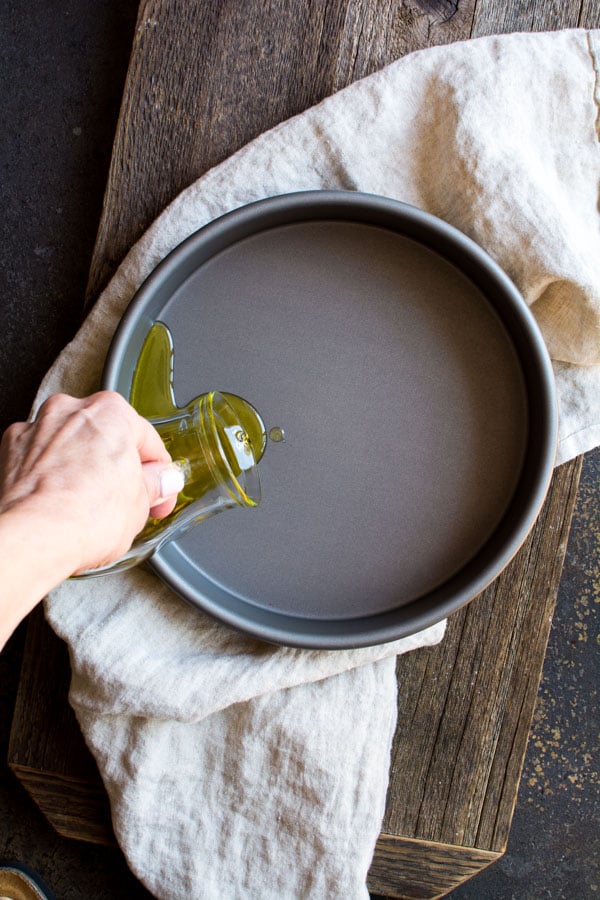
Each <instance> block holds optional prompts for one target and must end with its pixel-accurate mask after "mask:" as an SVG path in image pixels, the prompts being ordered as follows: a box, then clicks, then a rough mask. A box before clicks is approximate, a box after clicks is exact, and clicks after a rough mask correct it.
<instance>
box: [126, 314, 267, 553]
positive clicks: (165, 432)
mask: <svg viewBox="0 0 600 900" xmlns="http://www.w3.org/2000/svg"><path fill="white" fill-rule="evenodd" d="M174 359H175V353H174V346H173V338H172V335H171V332H170V330H169V329H168V327H167V326H166V325H165V324H164V323H162V322H155V323H154V324H153V325H152V327H151V328H150V330H149V332H148V334H147V336H146V338H145V341H144V344H143V346H142V349H141V351H140V355H139V357H138V360H137V362H136V366H135V369H134V373H133V378H132V383H131V391H130V396H129V400H130V402H131V404H132V406H133V407H134V408H135V409H136V410H137V412H139V413H140V415H142V416H144V418H146V419H149V420H150V422H152V424H153V425H154V427H155V428H156V430H157V431H158V433H159V434H160V436H161V438H162V440H163V443H164V444H165V446H166V448H167V450H168V451H169V453H170V455H171V458H172V459H173V460H174V461H176V462H177V463H178V464H179V465H180V466H181V467H182V468H183V470H184V473H185V476H186V484H185V487H184V489H183V491H182V492H181V493H180V494H179V496H178V498H177V504H176V506H175V509H174V510H173V512H172V513H171V514H170V515H169V516H167V517H166V518H163V519H154V518H150V519H149V520H148V522H147V524H146V526H145V528H144V530H143V531H142V532H141V534H140V535H139V537H138V539H137V540H138V541H141V542H144V541H146V540H148V539H151V538H152V537H154V536H155V535H156V534H157V533H158V532H163V531H164V530H166V529H167V528H168V527H169V526H170V524H171V522H173V521H174V520H175V519H176V518H177V517H178V515H179V513H180V511H181V510H182V509H183V508H184V507H186V506H188V505H189V504H190V503H191V502H193V501H195V500H200V499H201V498H205V497H206V495H207V493H208V492H210V491H211V490H214V489H215V484H216V483H220V484H221V486H223V484H226V486H227V487H226V489H227V491H228V492H229V494H230V495H231V497H232V499H233V500H235V501H236V502H238V503H239V504H240V505H245V506H254V505H256V503H257V502H258V501H257V500H256V499H255V498H254V497H252V496H251V495H250V493H249V492H248V490H247V486H246V485H245V482H244V475H245V473H246V472H247V471H248V470H250V469H252V468H253V467H254V465H255V464H256V463H257V462H258V461H259V460H260V459H261V458H262V456H263V454H264V451H265V447H266V443H267V434H266V429H265V425H264V422H263V420H262V418H261V417H260V415H259V414H258V412H257V411H256V410H255V409H254V407H253V406H252V405H251V404H250V403H248V401H247V400H244V399H243V398H242V397H238V396H237V395H236V394H230V393H225V392H221V393H220V394H215V393H210V394H201V395H200V396H198V397H196V398H195V399H194V400H192V401H191V402H189V403H187V404H186V405H185V406H183V407H181V406H178V404H177V401H176V398H175V392H174V381H173V372H174ZM223 400H224V401H225V402H223ZM281 439H282V438H280V440H281ZM200 443H202V445H203V446H204V447H205V448H207V452H205V453H204V454H200V453H199V452H198V446H199V444H200ZM200 518H202V516H200V517H199V518H196V519H194V520H193V522H192V523H191V524H194V523H195V522H196V521H199V519H200Z"/></svg>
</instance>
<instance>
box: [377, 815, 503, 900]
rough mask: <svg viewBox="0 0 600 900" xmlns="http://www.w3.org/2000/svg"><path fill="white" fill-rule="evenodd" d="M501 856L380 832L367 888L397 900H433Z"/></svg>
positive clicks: (486, 851) (492, 852) (475, 848)
mask: <svg viewBox="0 0 600 900" xmlns="http://www.w3.org/2000/svg"><path fill="white" fill-rule="evenodd" d="M501 856H502V853H498V852H496V851H493V850H481V849H479V848H478V847H463V846H460V845H456V844H442V843H438V842H436V841H422V840H418V839H416V838H404V837H399V836H397V835H393V834H387V833H385V832H382V833H381V834H380V835H379V838H378V839H377V843H376V845H375V853H374V855H373V862H372V864H371V868H370V870H369V874H368V877H367V886H368V888H369V890H370V891H371V892H372V893H377V894H384V895H385V896H386V897H395V898H399V900H435V898H437V897H444V896H445V895H446V894H447V893H448V892H449V891H451V890H454V889H455V888H457V887H458V886H459V885H460V884H462V883H463V882H464V881H467V880H468V879H469V878H472V877H473V876H474V875H477V874H478V873H479V872H481V871H482V869H485V868H487V866H489V865H491V863H493V862H495V861H496V860H498V859H499V858H500V857H501Z"/></svg>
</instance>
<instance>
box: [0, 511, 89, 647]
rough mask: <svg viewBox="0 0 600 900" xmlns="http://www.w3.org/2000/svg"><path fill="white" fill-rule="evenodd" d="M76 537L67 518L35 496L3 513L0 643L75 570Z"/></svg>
mask: <svg viewBox="0 0 600 900" xmlns="http://www.w3.org/2000/svg"><path fill="white" fill-rule="evenodd" d="M72 537H73V536H72V534H71V533H70V531H69V530H68V529H65V525H64V522H61V521H56V517H55V516H52V515H51V512H50V511H49V510H47V509H44V506H43V504H40V503H38V502H35V501H33V500H29V499H27V500H23V501H19V502H16V503H14V504H13V505H11V506H10V507H8V508H7V509H5V510H4V511H3V512H1V513H0V571H1V572H2V585H1V586H0V647H2V646H3V644H4V642H5V641H6V640H7V638H8V637H9V636H10V634H11V633H12V631H14V629H15V628H16V627H17V625H18V624H19V622H20V621H21V620H22V619H24V618H25V616H26V615H27V614H28V613H29V612H31V610H32V609H33V607H34V606H36V604H37V603H39V601H40V600H42V599H43V598H44V597H45V596H46V594H47V593H48V592H49V591H50V590H52V588H54V587H56V586H57V585H58V584H60V583H61V581H64V579H65V578H68V577H69V576H70V575H71V574H72V573H73V571H74V569H75V567H76V562H75V561H74V560H75V559H76V554H75V553H74V552H73V547H72V543H71V541H72Z"/></svg>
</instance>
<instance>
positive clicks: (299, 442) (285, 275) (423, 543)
mask: <svg viewBox="0 0 600 900" xmlns="http://www.w3.org/2000/svg"><path fill="white" fill-rule="evenodd" d="M155 321H162V322H164V323H165V324H166V325H167V326H168V327H169V329H170V330H171V333H172V336H173V342H174V388H175V396H176V400H177V403H178V405H180V406H183V405H184V404H185V403H187V402H188V401H189V400H191V399H192V398H193V397H195V396H197V395H198V394H200V393H203V392H205V391H208V390H213V389H215V390H220V391H226V392H229V393H233V394H238V395H240V396H242V397H244V398H245V399H247V400H248V401H249V402H250V403H251V404H252V405H253V406H255V407H256V408H257V409H258V410H259V412H260V413H261V415H262V416H263V418H264V420H265V422H266V424H267V428H271V427H273V426H279V427H281V428H283V430H284V432H285V442H283V443H278V444H273V443H271V442H269V444H268V446H267V450H266V452H265V455H264V457H263V459H262V460H261V462H260V467H259V469H260V474H261V481H262V486H263V501H262V503H261V505H260V507H259V508H258V509H256V510H251V511H248V510H239V511H238V510H234V511H228V512H227V513H226V514H225V515H223V516H216V517H214V518H213V519H210V520H207V521H206V522H204V523H202V524H200V525H198V526H196V528H194V529H193V530H192V531H191V532H189V533H188V534H187V535H185V536H184V537H182V538H179V539H177V540H175V541H172V542H171V543H170V544H168V545H166V546H165V547H164V548H163V549H162V550H161V551H160V552H159V553H158V554H156V555H155V556H154V557H153V558H152V560H151V565H152V566H153V568H154V569H155V571H156V572H157V573H158V575H159V576H160V577H161V578H163V579H164V581H165V582H167V584H169V585H170V586H171V587H172V588H173V589H174V590H175V591H176V592H177V593H178V594H180V595H181V596H182V597H183V598H184V599H186V600H187V601H189V602H190V603H192V604H194V605H195V606H197V607H199V608H200V609H201V610H203V611H205V612H207V613H209V614H211V615H213V616H215V617H217V618H218V619H220V620H221V621H223V622H226V623H228V624H229V625H231V626H233V627H236V628H238V629H241V630H243V631H244V632H246V633H248V634H250V635H253V636H255V637H258V638H261V639H263V640H266V641H270V642H276V643H283V644H287V645H291V646H300V647H312V648H323V649H337V648H347V647H358V646H365V645H369V644H375V643H380V642H385V641H391V640H394V639H397V638H400V637H403V636H406V635H408V634H412V633H415V632H417V631H419V630H421V629H423V628H425V627H427V626H429V625H431V624H433V623H434V622H437V621H439V620H440V619H442V618H444V617H446V616H448V615H449V614H450V613H452V612H453V611H455V610H457V609H458V608H459V607H461V606H463V605H464V604H465V603H467V602H468V601H470V600H471V599H472V598H473V597H475V596H476V594H478V593H479V592H480V591H481V590H482V589H483V588H484V587H485V586H486V585H487V584H488V583H489V582H490V581H491V580H492V579H493V578H495V577H496V576H497V575H498V574H499V573H500V572H501V570H502V569H503V568H504V567H505V565H506V564H507V563H508V561H509V560H510V559H511V557H512V556H513V555H514V553H515V552H516V551H517V550H518V548H519V547H520V545H521V544H522V543H523V541H524V539H525V537H526V536H527V534H528V532H529V530H530V528H531V526H532V525H533V523H534V521H535V518H536V516H537V514H538V512H539V509H540V506H541V504H542V501H543V499H544V496H545V494H546V491H547V488H548V484H549V479H550V476H551V472H552V466H553V461H554V452H555V442H556V416H555V399H554V387H553V376H552V368H551V364H550V361H549V358H548V355H547V352H546V349H545V345H544V342H543V339H542V337H541V335H540V333H539V331H538V328H537V326H536V324H535V321H534V319H533V317H532V315H531V314H530V312H529V310H528V308H527V306H526V304H525V302H524V301H523V299H522V297H521V296H520V294H519V293H518V291H517V290H516V288H515V287H514V285H513V284H512V282H511V281H510V280H509V278H508V277H507V276H506V275H505V274H504V273H503V272H502V270H501V269H500V268H499V267H498V266H497V265H496V264H495V263H494V262H493V260H492V259H491V258H490V257H489V256H488V255H487V254H486V253H484V252H483V251H482V250H481V248H480V247H478V246H477V245H476V244H475V243H474V242H473V241H471V240H470V239H469V238H467V237H466V236H465V235H463V234H462V233H460V232H458V231H457V230H456V229H454V228H452V227H450V226H449V225H447V224H446V223H444V222H442V221H441V220H439V219H436V218H435V217H433V216H431V215H429V214H427V213H424V212H422V211H421V210H418V209H416V208H414V207H411V206H408V205H406V204H403V203H399V202H397V201H393V200H389V199H387V198H382V197H376V196H372V195H365V194H359V193H354V192H344V191H340V192H338V191H333V192H329V191H317V192H312V191H311V192H302V193H296V194H289V195H284V196H279V197H274V198H270V199H267V200H263V201H260V202H257V203H253V204H250V205H248V206H245V207H243V208H241V209H238V210H236V211H234V212H232V213H229V214H227V215H225V216H223V217H221V218H219V219H217V220H215V221H213V222H212V223H210V224H209V225H207V226H206V227H205V228H202V229H201V230H200V231H198V232H196V233H195V234H193V235H191V237H189V238H188V239H187V240H185V241H184V242H183V243H182V244H180V245H179V247H177V248H176V249H175V250H174V251H173V252H172V253H171V254H170V255H169V256H168V257H167V258H166V259H165V260H164V261H163V262H162V263H161V264H160V265H159V266H158V267H157V268H156V270H155V271H154V272H153V273H152V275H151V276H150V277H149V278H148V280H147V281H146V282H145V283H144V284H143V285H142V287H141V288H140V290H139V291H138V293H137V294H136V296H135V298H134V299H133V301H132V303H131V304H130V306H129V308H128V310H127V311H126V313H125V315H124V317H123V319H122V321H121V323H120V325H119V327H118V330H117V333H116V335H115V338H114V340H113V343H112V345H111V348H110V351H109V354H108V359H107V363H106V368H105V374H104V386H105V387H107V388H110V389H113V390H117V391H119V392H120V393H121V394H123V395H124V396H125V397H128V396H129V393H130V389H131V379H132V374H133V370H134V368H135V364H136V360H137V357H138V354H139V352H140V349H141V346H142V344H143V341H144V338H145V336H146V334H147V332H148V329H149V328H150V327H151V325H152V323H153V322H155Z"/></svg>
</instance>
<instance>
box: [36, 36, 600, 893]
mask: <svg viewBox="0 0 600 900" xmlns="http://www.w3.org/2000/svg"><path fill="white" fill-rule="evenodd" d="M599 50H600V33H599V32H586V31H582V30H577V31H567V32H558V33H553V34H535V35H534V34H515V35H508V36H502V37H490V38H482V39H478V40H475V41H471V42H464V43H459V44H454V45H451V46H445V47H437V48H433V49H429V50H424V51H419V52H417V53H414V54H412V55H410V56H407V57H405V58H403V59H401V60H399V61H398V62H396V63H394V64H392V65H390V66H388V67H387V68H385V69H383V70H382V71H380V72H378V73H376V74H374V75H372V76H370V77H368V78H366V79H364V80H362V81H360V82H357V83H356V84H354V85H352V86H350V87H349V88H347V89H345V90H343V91H341V92H339V93H338V94H336V95H334V96H332V97H330V98H328V99H327V100H325V101H323V102H322V103H320V104H319V105H318V106H316V107H314V108H313V109H310V110H308V111H306V112H305V113H303V114H302V115H299V116H297V117H295V118H293V119H291V120H290V121H288V122H285V123H283V124H281V125H279V126H278V127H276V128H274V129H273V130H271V131H269V132H268V133H266V134H264V135H262V136H261V137H259V138H257V139H256V140H255V141H253V142H252V143H251V144H249V145H248V146H247V147H245V148H244V149H242V150H241V151H239V152H238V153H236V154H235V155H234V156H233V157H232V158H230V159H229V160H227V161H226V162H224V163H222V164H221V165H219V166H217V167H216V168H214V169H213V170H211V171H210V172H208V173H207V174H206V175H205V176H203V177H202V178H200V179H199V180H198V181H197V182H196V183H195V184H192V185H191V186H190V187H189V188H188V189H187V190H185V191H184V192H183V193H182V194H181V195H180V196H179V197H177V198H176V199H175V201H174V202H173V203H172V204H171V205H170V206H169V207H168V208H167V209H166V210H165V212H164V213H163V214H162V215H161V216H160V217H159V219H158V220H157V221H156V222H155V223H154V225H153V226H152V227H151V228H150V229H149V230H148V232H147V233H146V234H145V235H144V236H143V237H142V239H141V240H140V241H139V243H138V244H137V245H136V246H135V247H133V249H132V250H131V251H130V253H129V255H128V256H127V258H126V259H125V261H124V262H123V264H122V265H121V267H120V269H119V270H118V272H117V274H116V275H115V277H114V279H113V280H112V282H111V283H110V284H109V286H108V287H107V289H106V290H105V292H104V293H103V295H102V296H101V297H100V299H99V301H98V303H97V304H96V306H95V308H94V309H93V311H92V313H91V314H90V316H89V318H88V320H87V321H86V323H85V324H84V326H83V327H82V329H81V331H80V333H79V334H78V335H77V336H76V338H75V340H74V341H73V342H72V343H71V344H70V345H69V346H68V347H67V348H66V349H65V350H64V352H63V353H62V355H61V356H60V358H59V359H58V361H57V362H56V364H55V365H54V367H53V368H52V370H51V371H50V372H49V374H48V376H47V377H46V379H45V381H44V383H43V385H42V387H41V389H40V394H39V397H38V400H37V403H38V404H39V403H40V402H41V401H42V400H43V399H44V398H45V397H46V396H47V395H48V394H49V393H51V392H54V391H59V390H61V391H66V392H69V393H72V394H74V395H79V396H81V395H83V394H86V393H89V392H91V391H93V390H95V389H97V388H98V386H99V383H100V375H101V371H102V365H103V361H104V356H105V353H106V350H107V346H108V342H109V340H110V337H111V335H112V333H113V332H114V329H115V327H116V325H117V322H118V320H119V318H120V316H121V315H122V313H123V311H124V309H125V307H126V305H127V303H128V302H129V300H130V299H131V297H132V295H133V293H134V291H135V290H136V288H137V287H138V286H139V285H140V283H141V282H142V280H143V279H144V278H145V277H146V276H147V275H148V274H149V273H150V272H151V271H152V269H153V268H154V267H155V265H156V264H157V263H158V262H159V261H160V260H161V259H162V258H163V257H164V256H165V255H166V254H167V253H168V252H169V251H170V250H171V249H172V248H173V247H175V246H176V245H177V244H178V243H179V242H180V241H181V240H183V239H184V238H185V237H187V236H188V235H189V234H190V233H191V232H193V231H195V230H196V229H198V228H199V227H200V226H202V225H204V224H205V223H207V222H209V221H210V220H212V219H213V218H215V217H216V216H218V215H220V214H222V213H224V212H226V211H228V210H230V209H233V208H235V207H238V206H240V205H242V204H245V203H247V202H249V201H252V200H257V199H260V198H263V197H267V196H272V195H275V194H279V193H286V192H289V191H296V190H306V189H336V188H340V189H346V190H361V191H366V192H370V193H374V194H380V195H385V196H388V197H393V198H396V199H399V200H403V201H407V202H409V203H412V204H414V205H416V206H419V207H421V208H423V209H425V210H428V211H429V212H431V213H434V214H435V215H437V216H439V217H441V218H442V219H445V220H446V221H448V222H450V223H451V224H453V225H455V226H457V227H458V228H460V229H461V230H462V231H464V232H466V233H467V234H468V235H470V236H471V237H472V238H474V239H475V240H476V241H477V242H478V243H479V244H481V245H482V246H483V247H484V248H485V249H487V251H488V252H489V253H490V254H491V255H492V256H493V257H494V258H495V259H496V260H497V262H498V263H499V264H500V265H501V266H502V267H503V268H504V269H505V270H506V271H507V272H508V274H509V275H510V276H511V277H512V278H513V280H514V281H515V282H516V284H517V286H518V287H519V288H520V290H521V291H522V293H523V295H524V297H525V299H526V300H527V302H528V303H529V304H530V305H531V307H532V309H533V312H534V314H535V315H536V317H537V320H538V322H539V324H540V326H541V328H542V331H543V334H544V336H545V339H546V342H547V345H548V348H549V350H550V353H551V355H552V358H553V361H554V368H555V374H556V381H557V389H558V398H559V405H560V408H559V417H560V426H559V428H560V443H559V450H558V458H557V462H562V461H564V460H566V459H569V458H570V457H572V456H574V455H576V454H578V453H581V452H584V451H586V450H588V449H591V448H593V447H594V446H596V445H597V444H598V443H599V442H600V338H599V335H600V271H599V266H600V229H599V217H598V206H597V204H598V188H599V184H600V149H599V146H598V137H599V134H598V123H599V103H600V90H599V87H598V72H599V70H600V63H599V57H600V53H599ZM198 140H202V133H201V131H200V129H199V132H198ZM46 613H47V616H48V619H49V621H50V623H51V624H52V626H53V627H54V629H55V630H56V632H57V633H58V634H59V635H60V636H61V637H62V638H64V639H65V641H66V642H67V643H68V646H69V650H70V656H71V663H72V669H73V677H72V686H71V692H70V700H71V703H72V705H73V707H74V709H75V712H76V714H77V718H78V720H79V722H80V724H81V727H82V730H83V733H84V735H85V738H86V741H87V743H88V745H89V747H90V748H91V750H92V753H93V754H94V756H95V757H96V760H97V762H98V765H99V768H100V772H101V774H102V777H103V779H104V782H105V784H106V787H107V789H108V793H109V796H110V801H111V807H112V814H113V822H114V827H115V832H116V835H117V838H118V840H119V842H120V845H121V847H122V849H123V851H124V853H125V855H126V857H127V860H128V862H129V865H130V866H131V868H132V870H133V871H134V872H135V873H136V874H137V876H138V877H139V878H140V879H141V880H142V881H143V882H144V883H145V885H146V886H147V887H148V889H149V890H150V891H151V892H153V893H154V894H155V895H156V896H157V897H162V898H169V900H172V898H184V897H185V898H190V897H192V898H217V897H218V898H257V897H260V898H271V897H272V898H275V897H277V898H278V900H281V898H298V897H303V898H304V897H306V898H320V900H321V898H325V897H327V898H336V897H339V898H344V900H351V898H358V897H365V896H367V889H366V887H365V877H366V873H367V870H368V867H369V864H370V860H371V855H372V852H373V848H374V843H375V840H376V838H377V835H378V833H379V829H380V824H381V818H382V814H383V810H384V803H385V795H386V787H387V777H388V764H389V752H390V742H391V738H392V734H393V731H394V727H395V724H396V722H395V719H396V712H395V710H396V702H395V700H396V683H395V657H396V655H397V654H399V653H404V652H407V651H409V650H413V649H416V648H418V647H423V646H425V645H431V644H434V643H436V642H438V641H439V640H441V638H442V636H443V631H444V623H440V624H438V625H435V626H433V627H432V628H429V629H428V630H427V631H425V632H422V633H421V634H418V635H415V636H413V637H411V638H407V639H404V640H400V641H397V642H395V643H390V644H387V645H384V646H379V647H371V648H366V649H361V650H355V651H352V650H348V651H329V652H326V651H322V652H317V651H304V650H294V649H289V648H277V647H272V646H267V645H264V644H260V643H258V642H255V641H252V640H249V639H247V638H245V637H244V636H242V635H240V634H237V633H234V632H233V631H230V630H228V629H227V628H226V627H224V626H221V625H220V624H217V623H216V622H213V621H211V620H209V619H208V618H206V617H204V616H203V615H202V614H200V613H199V612H197V611H195V610H192V609H190V608H188V607H187V606H186V605H185V604H184V603H182V602H181V601H180V600H179V599H177V598H176V597H175V596H174V595H173V594H172V593H171V592H170V591H169V589H168V588H167V587H165V586H164V585H163V584H162V583H161V582H160V581H159V580H158V579H157V578H156V577H155V576H154V575H152V574H150V573H149V572H147V571H144V570H141V569H139V570H132V571H129V572H125V573H123V574H121V575H112V576H108V577H105V578H102V579H95V580H91V581H82V582H69V583H66V584H64V585H62V586H61V587H60V588H58V589H57V590H56V591H54V592H53V593H52V595H51V596H50V597H49V598H48V600H47V603H46ZM401 724H402V723H400V726H401Z"/></svg>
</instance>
